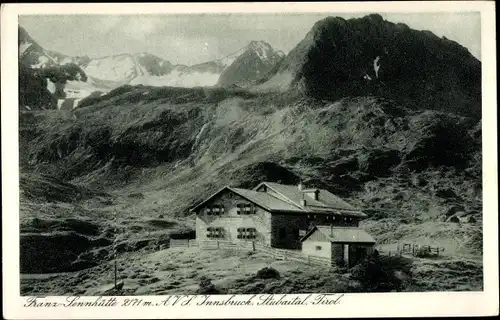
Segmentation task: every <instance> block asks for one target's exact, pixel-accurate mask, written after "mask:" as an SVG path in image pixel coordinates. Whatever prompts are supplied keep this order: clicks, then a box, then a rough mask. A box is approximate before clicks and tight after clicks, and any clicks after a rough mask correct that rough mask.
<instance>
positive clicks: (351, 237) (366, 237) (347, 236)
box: [300, 226, 376, 243]
mask: <svg viewBox="0 0 500 320" xmlns="http://www.w3.org/2000/svg"><path fill="white" fill-rule="evenodd" d="M315 232H321V233H322V234H323V235H324V236H325V237H326V239H328V241H330V242H334V243H335V242H342V243H375V242H376V241H375V240H374V239H373V237H372V236H371V235H370V234H369V233H368V232H366V231H365V230H363V229H361V228H354V227H330V226H316V227H314V228H313V229H311V230H310V231H309V232H308V233H307V234H306V235H305V236H304V237H303V238H302V239H301V240H300V241H304V240H306V239H307V238H309V236H310V235H312V234H313V233H315Z"/></svg>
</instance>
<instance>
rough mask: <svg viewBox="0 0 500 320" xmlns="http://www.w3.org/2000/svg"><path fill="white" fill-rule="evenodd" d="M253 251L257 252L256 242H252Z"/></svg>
mask: <svg viewBox="0 0 500 320" xmlns="http://www.w3.org/2000/svg"><path fill="white" fill-rule="evenodd" d="M252 250H253V251H255V241H252Z"/></svg>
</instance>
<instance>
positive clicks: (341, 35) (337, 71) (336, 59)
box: [259, 14, 481, 117]
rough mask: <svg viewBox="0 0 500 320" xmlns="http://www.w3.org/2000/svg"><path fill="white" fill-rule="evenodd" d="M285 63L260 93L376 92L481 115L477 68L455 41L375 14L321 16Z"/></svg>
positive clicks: (335, 95) (324, 94)
mask: <svg viewBox="0 0 500 320" xmlns="http://www.w3.org/2000/svg"><path fill="white" fill-rule="evenodd" d="M284 59H285V60H284V61H283V62H282V63H281V64H280V66H279V67H278V68H275V69H274V70H273V74H270V75H269V76H267V77H266V78H267V79H266V81H263V82H262V83H261V84H260V85H259V88H261V89H262V90H293V91H297V92H302V93H304V94H306V95H309V96H313V97H316V98H321V99H338V98H341V97H344V96H346V95H349V96H352V95H378V96H385V97H389V98H397V99H398V100H399V101H400V102H403V103H405V104H407V105H411V106H412V107H414V108H428V109H437V110H443V111H453V112H456V113H461V114H464V115H465V114H466V115H471V116H474V117H477V116H480V112H481V108H480V107H481V104H480V101H481V90H480V89H481V88H480V84H481V63H480V62H479V61H478V60H477V59H476V58H475V57H474V56H472V55H471V54H470V52H469V51H468V50H467V49H465V48H464V47H462V46H460V45H459V44H458V43H456V42H453V41H449V40H446V39H442V38H439V37H437V36H436V35H435V34H433V33H432V32H430V31H419V30H413V29H410V28H408V27H407V26H405V25H402V24H394V23H392V22H390V21H387V20H384V19H383V18H382V16H381V15H379V14H371V15H368V16H364V17H362V18H352V19H348V20H345V19H343V18H340V17H327V18H325V19H322V20H320V21H318V22H317V23H316V24H315V25H314V26H313V28H312V29H311V31H310V32H308V33H307V35H306V36H305V38H304V39H303V40H302V41H301V42H300V43H299V44H298V45H297V46H296V47H295V48H293V49H292V50H291V51H290V53H289V54H288V55H287V56H286V57H285V58H284ZM444 88H451V89H450V90H452V91H453V92H454V93H455V94H454V95H450V94H444V91H445V90H444ZM446 92H448V91H446ZM424 106H425V107H424ZM451 109H453V110H451Z"/></svg>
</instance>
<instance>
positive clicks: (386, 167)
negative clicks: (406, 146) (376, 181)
mask: <svg viewBox="0 0 500 320" xmlns="http://www.w3.org/2000/svg"><path fill="white" fill-rule="evenodd" d="M358 161H359V169H360V170H361V171H363V172H366V173H367V174H369V175H372V176H375V177H386V176H388V175H390V174H391V172H390V169H391V168H393V167H395V166H397V165H398V164H399V163H400V162H401V157H400V154H399V151H397V150H391V149H387V150H382V149H375V150H370V151H368V152H365V153H363V154H361V155H360V156H359V157H358Z"/></svg>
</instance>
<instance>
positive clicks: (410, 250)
mask: <svg viewBox="0 0 500 320" xmlns="http://www.w3.org/2000/svg"><path fill="white" fill-rule="evenodd" d="M386 243H388V242H384V243H383V244H386ZM377 250H378V251H379V253H381V254H385V255H388V256H396V255H398V256H402V255H403V254H411V255H413V256H415V257H419V256H420V257H433V256H434V257H439V255H440V254H442V253H443V251H444V248H442V247H438V246H430V245H421V244H417V243H399V242H398V243H397V247H396V249H395V250H387V249H382V248H377Z"/></svg>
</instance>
